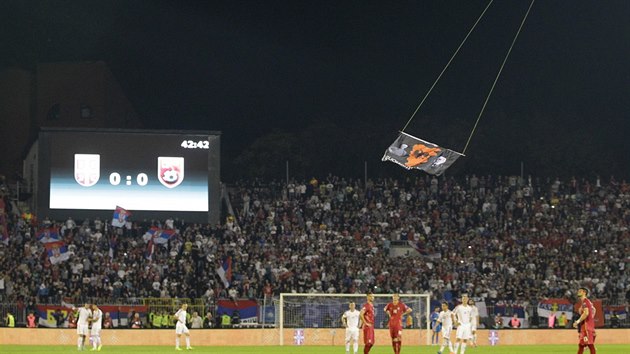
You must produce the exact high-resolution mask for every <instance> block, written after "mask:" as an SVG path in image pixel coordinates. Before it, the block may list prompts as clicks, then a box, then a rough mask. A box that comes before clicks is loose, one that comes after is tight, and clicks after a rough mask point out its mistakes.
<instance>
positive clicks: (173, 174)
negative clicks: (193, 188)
mask: <svg viewBox="0 0 630 354" xmlns="http://www.w3.org/2000/svg"><path fill="white" fill-rule="evenodd" d="M157 172H158V180H160V183H162V184H163V185H164V186H165V187H167V188H175V187H177V186H179V185H180V184H181V183H182V182H183V181H184V158H183V157H166V156H160V157H158V171H157Z"/></svg>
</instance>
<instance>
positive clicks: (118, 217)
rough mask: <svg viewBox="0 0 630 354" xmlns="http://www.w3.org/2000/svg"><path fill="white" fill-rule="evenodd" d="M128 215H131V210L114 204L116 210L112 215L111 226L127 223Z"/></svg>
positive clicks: (120, 225) (121, 225)
mask: <svg viewBox="0 0 630 354" xmlns="http://www.w3.org/2000/svg"><path fill="white" fill-rule="evenodd" d="M129 216H131V212H129V211H128V210H126V209H125V208H122V207H119V206H116V210H114V216H113V217H112V226H114V227H123V226H125V225H126V224H127V219H128V218H129Z"/></svg>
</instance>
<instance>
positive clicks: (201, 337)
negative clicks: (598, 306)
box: [0, 328, 630, 346]
mask: <svg viewBox="0 0 630 354" xmlns="http://www.w3.org/2000/svg"><path fill="white" fill-rule="evenodd" d="M174 332H175V331H174V330H155V329H154V330H151V329H135V330H130V329H110V330H104V331H103V332H102V335H101V337H102V340H103V345H104V346H110V345H166V346H172V345H174V342H175V333H174ZM491 332H496V333H497V334H498V342H497V344H498V345H527V344H576V343H577V333H576V331H575V330H570V329H550V330H542V329H539V330H528V329H517V330H499V331H488V330H480V331H478V340H477V341H478V344H479V345H490V335H491ZM426 334H427V333H426V331H424V330H423V331H420V330H406V331H405V332H404V343H405V345H420V344H426ZM76 338H77V334H76V330H75V329H56V328H49V329H44V328H0V344H5V345H69V346H71V345H72V346H73V345H76ZM191 338H192V344H193V346H229V345H232V346H233V345H235V343H238V345H243V346H246V345H248V346H256V345H278V343H279V330H277V329H210V330H208V329H199V330H191ZM495 338H496V337H495ZM297 339H299V340H302V342H303V345H343V340H344V330H343V329H342V328H321V329H316V328H309V329H304V331H303V332H301V333H296V332H295V330H294V329H285V331H284V344H285V345H294V341H295V340H297ZM597 343H600V344H630V329H601V330H598V331H597ZM376 344H377V345H390V339H389V330H377V331H376Z"/></svg>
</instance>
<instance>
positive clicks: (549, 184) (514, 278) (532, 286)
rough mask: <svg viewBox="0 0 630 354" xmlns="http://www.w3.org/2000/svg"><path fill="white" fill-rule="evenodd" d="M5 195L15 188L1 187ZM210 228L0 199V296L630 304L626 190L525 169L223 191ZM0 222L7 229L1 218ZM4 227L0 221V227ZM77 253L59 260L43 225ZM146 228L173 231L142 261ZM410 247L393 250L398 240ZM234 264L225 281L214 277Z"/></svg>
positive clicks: (31, 299)
mask: <svg viewBox="0 0 630 354" xmlns="http://www.w3.org/2000/svg"><path fill="white" fill-rule="evenodd" d="M1 187H2V188H4V189H5V190H6V188H7V186H6V185H5V186H1ZM229 190H230V193H229V194H230V198H229V199H230V205H231V208H230V213H229V214H228V215H227V216H226V217H225V219H224V222H222V223H220V224H217V225H209V224H191V223H184V222H182V221H181V220H177V219H168V220H144V221H142V220H131V221H132V222H131V223H130V224H131V225H130V228H114V227H112V226H111V225H110V223H109V217H110V216H108V215H103V217H102V219H98V218H97V219H94V220H79V221H75V220H73V219H72V218H70V217H69V218H68V219H67V220H61V221H57V220H49V219H47V218H46V217H43V218H41V219H40V220H36V219H35V217H33V218H32V219H30V215H28V214H27V216H26V217H25V215H24V213H23V211H21V210H17V206H16V205H15V204H13V203H11V201H10V200H9V198H8V194H5V195H4V197H3V200H4V203H3V204H4V206H3V209H4V216H3V217H4V218H5V220H7V223H6V225H7V229H8V235H9V237H8V241H7V242H6V244H4V243H0V285H1V286H0V296H2V297H3V300H5V301H19V302H23V303H25V304H26V303H29V304H33V303H56V302H59V301H60V299H62V298H68V297H70V298H74V299H85V298H92V299H95V300H97V301H98V302H99V303H113V302H117V301H120V300H121V299H134V298H144V297H163V298H164V297H180V298H206V299H207V300H208V301H213V300H214V299H216V298H251V299H263V298H266V299H270V298H271V297H273V296H276V295H278V294H279V293H280V292H328V293H363V292H365V291H366V290H367V289H371V290H373V291H376V292H379V293H390V292H394V291H397V292H398V291H401V292H409V293H425V292H430V293H431V294H432V297H433V298H437V299H442V298H449V297H456V296H458V295H459V294H461V293H462V292H468V293H470V294H471V296H475V297H479V298H484V299H486V300H487V301H488V302H493V301H496V300H499V299H500V300H505V301H535V300H536V299H541V298H546V297H565V296H571V295H572V292H574V291H575V289H577V288H578V287H579V286H582V285H586V286H588V287H590V288H591V289H592V292H593V293H592V297H595V298H599V299H605V300H607V301H609V302H611V303H620V302H621V303H628V302H630V267H629V266H630V264H629V263H630V231H629V230H628V227H629V225H630V185H629V184H628V183H626V182H625V181H617V180H615V179H614V178H612V177H611V178H609V179H607V180H606V181H602V180H600V179H599V178H597V179H591V180H589V179H578V178H570V179H568V180H561V179H558V178H555V179H538V178H532V177H529V178H524V179H521V178H519V177H516V176H475V175H471V176H462V177H461V178H460V177H455V176H449V177H439V178H438V177H434V176H430V175H420V174H416V175H413V176H412V175H411V174H410V175H409V176H408V177H405V178H401V179H377V180H368V181H367V182H366V183H364V181H363V180H354V179H344V178H341V177H337V176H327V177H324V178H321V179H316V178H312V179H311V180H305V181H291V182H290V183H288V184H287V183H285V182H282V183H281V182H270V181H266V182H265V181H259V180H255V181H248V182H240V183H236V184H235V185H233V186H230V187H229ZM0 221H1V220H0ZM0 225H2V222H0ZM50 227H55V228H58V229H59V232H60V234H61V235H62V236H63V239H64V242H65V243H66V244H67V245H68V250H69V252H70V253H71V257H70V259H69V260H67V261H64V262H61V263H59V264H56V265H51V264H50V262H49V261H48V259H47V257H46V254H45V252H44V245H43V244H42V243H41V242H39V241H38V240H37V234H38V230H41V229H42V228H50ZM150 227H159V228H162V229H176V230H178V232H177V235H176V236H175V237H173V238H171V239H170V241H169V242H168V243H167V244H164V245H155V246H154V248H153V249H154V250H153V252H152V254H150V256H149V253H150V252H148V249H147V241H148V239H149V238H148V237H147V235H146V232H147V230H148V229H149V228H150ZM401 245H405V246H407V247H409V246H412V247H411V248H409V249H410V250H411V251H412V252H411V255H406V256H392V255H390V251H391V250H392V249H393V248H394V247H400V246H401ZM227 257H230V259H231V264H232V279H231V283H230V287H229V288H226V287H224V285H223V282H222V281H221V279H220V278H219V277H218V275H217V272H216V268H217V267H218V265H219V264H220V263H221V262H222V261H223V260H225V259H226V258H227Z"/></svg>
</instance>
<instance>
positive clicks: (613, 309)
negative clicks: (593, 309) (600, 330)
mask: <svg viewBox="0 0 630 354" xmlns="http://www.w3.org/2000/svg"><path fill="white" fill-rule="evenodd" d="M613 315H617V318H618V319H619V320H620V321H625V320H626V318H628V310H626V307H625V306H606V307H605V308H604V317H605V318H606V319H607V320H610V319H611V318H612V317H613Z"/></svg>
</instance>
